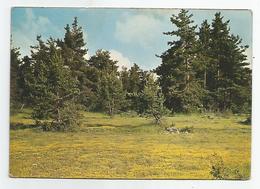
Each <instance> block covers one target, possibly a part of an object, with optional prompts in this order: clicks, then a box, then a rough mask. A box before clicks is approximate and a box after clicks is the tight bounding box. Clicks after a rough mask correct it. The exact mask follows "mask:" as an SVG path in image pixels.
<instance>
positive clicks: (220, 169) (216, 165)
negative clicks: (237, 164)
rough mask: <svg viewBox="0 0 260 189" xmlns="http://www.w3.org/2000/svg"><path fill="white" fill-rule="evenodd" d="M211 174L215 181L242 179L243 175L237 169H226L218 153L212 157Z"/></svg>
mask: <svg viewBox="0 0 260 189" xmlns="http://www.w3.org/2000/svg"><path fill="white" fill-rule="evenodd" d="M210 164H211V165H210V166H211V170H210V174H211V175H212V176H213V178H214V179H217V180H224V179H242V178H243V175H242V174H241V173H240V171H239V170H238V169H237V168H230V167H226V166H225V164H224V161H223V159H222V157H221V156H220V155H218V154H216V153H214V154H212V156H211V157H210Z"/></svg>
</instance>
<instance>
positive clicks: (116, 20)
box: [11, 8, 252, 69]
mask: <svg viewBox="0 0 260 189" xmlns="http://www.w3.org/2000/svg"><path fill="white" fill-rule="evenodd" d="M218 11H220V10H190V13H192V14H193V15H194V16H193V20H194V21H195V24H197V25H200V24H201V23H202V21H203V20H205V19H207V20H208V21H209V22H211V20H212V19H213V18H214V14H215V13H216V12H218ZM178 12H179V10H177V9H108V8H106V9H104V8H103V9H101V8H98V9H97V8H96V9H95V8H91V9H82V8H13V9H12V21H11V33H12V40H13V44H14V46H16V47H20V51H21V54H22V55H29V54H30V45H33V44H35V43H36V36H37V35H41V36H42V37H43V39H47V38H49V37H50V36H51V37H53V38H61V39H62V38H63V37H64V31H65V30H64V27H65V25H66V24H71V23H72V21H73V18H74V17H75V16H77V17H78V21H79V25H80V26H82V28H83V31H84V38H85V41H86V42H87V45H86V46H87V48H88V56H91V55H93V54H95V52H96V50H98V49H106V50H109V51H110V52H111V57H112V58H113V59H115V60H118V61H119V65H124V66H126V67H130V66H131V65H132V64H133V63H137V64H138V65H140V67H141V68H142V69H153V68H155V67H157V66H158V65H159V64H160V59H159V58H157V57H156V56H155V55H156V54H158V55H160V54H161V53H162V52H164V51H165V50H167V48H168V47H167V41H169V40H171V38H170V37H168V36H165V35H163V34H162V33H163V32H165V31H172V30H173V25H172V24H171V23H170V16H171V15H172V14H177V13H178ZM220 12H221V13H222V15H223V16H224V20H228V19H229V20H230V30H231V33H233V34H235V35H239V36H240V37H241V38H242V39H243V44H244V45H249V47H250V48H249V49H248V50H247V52H246V54H247V55H248V60H249V61H250V62H251V61H252V60H251V58H252V15H251V12H250V11H247V10H243V11H242V10H221V11H220Z"/></svg>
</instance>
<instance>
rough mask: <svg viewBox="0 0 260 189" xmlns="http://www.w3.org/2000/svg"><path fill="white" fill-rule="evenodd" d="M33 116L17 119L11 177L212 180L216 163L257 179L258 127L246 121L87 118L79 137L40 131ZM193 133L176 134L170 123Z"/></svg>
mask: <svg viewBox="0 0 260 189" xmlns="http://www.w3.org/2000/svg"><path fill="white" fill-rule="evenodd" d="M30 113H31V112H30V111H29V110H25V111H24V112H23V113H18V114H15V115H12V116H11V118H10V121H11V130H10V165H9V167H10V176H11V177H41V178H112V179H121V178H127V179H212V178H213V176H212V174H211V173H210V172H211V170H212V163H211V161H210V160H211V158H212V155H213V154H217V155H218V156H219V157H221V158H222V160H223V163H224V166H225V167H226V168H228V169H234V170H238V171H239V175H240V176H239V178H238V177H237V176H236V175H229V176H227V178H228V179H249V178H250V157H251V156H250V154H251V126H249V125H245V124H242V123H241V121H243V120H245V118H246V117H245V116H243V115H226V116H223V115H213V114H212V115H211V114H207V115H204V114H190V115H183V114H180V115H174V116H171V117H165V118H164V119H163V123H162V125H161V126H158V125H155V124H154V122H153V119H152V118H146V117H138V116H132V115H126V114H124V115H123V114H122V115H115V116H114V117H113V118H111V117H109V116H107V115H105V114H102V113H90V112H83V119H82V124H81V127H80V128H79V130H77V131H75V132H43V131H41V130H40V129H39V128H34V127H33V126H32V125H33V123H34V122H33V120H32V119H31V118H30ZM172 124H174V125H175V126H176V127H177V128H184V127H193V131H192V132H191V133H179V134H177V133H169V132H167V131H166V130H165V128H164V127H165V125H166V126H169V125H172Z"/></svg>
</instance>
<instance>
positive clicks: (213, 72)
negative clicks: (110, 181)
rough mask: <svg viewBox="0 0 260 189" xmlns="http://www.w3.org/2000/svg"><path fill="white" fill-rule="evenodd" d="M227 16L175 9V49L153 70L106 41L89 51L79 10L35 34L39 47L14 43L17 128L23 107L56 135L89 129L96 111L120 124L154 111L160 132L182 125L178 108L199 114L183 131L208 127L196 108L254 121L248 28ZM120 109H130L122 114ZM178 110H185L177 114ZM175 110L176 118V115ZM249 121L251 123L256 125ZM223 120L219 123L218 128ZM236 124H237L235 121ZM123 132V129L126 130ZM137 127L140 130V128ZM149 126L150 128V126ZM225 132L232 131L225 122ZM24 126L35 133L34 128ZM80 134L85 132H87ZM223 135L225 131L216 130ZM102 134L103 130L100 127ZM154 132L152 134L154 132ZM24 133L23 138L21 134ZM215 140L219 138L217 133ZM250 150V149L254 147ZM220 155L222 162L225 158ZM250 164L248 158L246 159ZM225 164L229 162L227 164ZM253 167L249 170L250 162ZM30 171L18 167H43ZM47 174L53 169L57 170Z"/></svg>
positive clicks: (172, 33) (13, 101)
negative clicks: (120, 59)
mask: <svg viewBox="0 0 260 189" xmlns="http://www.w3.org/2000/svg"><path fill="white" fill-rule="evenodd" d="M223 20H224V18H223V16H222V15H221V13H220V12H217V13H216V14H215V16H214V18H212V20H204V21H203V22H202V23H201V24H200V25H199V26H198V25H195V24H194V21H193V15H192V14H191V13H190V12H189V11H188V10H184V9H182V10H180V12H179V13H178V14H176V15H172V17H171V18H170V22H169V24H171V25H173V26H174V27H173V28H174V30H172V31H165V32H164V33H163V34H162V35H166V36H170V37H171V39H172V40H171V41H169V42H168V49H165V51H164V52H163V53H162V54H157V55H154V57H155V58H158V59H160V60H161V64H160V65H158V67H156V68H155V69H153V70H143V69H141V68H140V66H139V65H138V62H136V63H133V66H132V67H131V68H129V69H128V68H126V67H122V68H119V67H118V65H117V60H113V59H112V58H111V56H110V52H109V51H107V50H104V49H100V50H97V51H96V53H95V54H94V55H92V56H90V57H89V58H86V55H87V53H88V48H87V46H88V44H87V42H86V41H84V35H86V34H85V33H84V32H83V29H82V27H81V26H80V21H79V20H78V18H77V17H75V18H74V20H73V22H72V24H67V25H66V26H65V27H64V29H65V30H64V37H63V38H62V39H59V38H58V39H54V38H52V37H50V38H49V39H47V40H43V39H42V37H41V36H35V37H36V40H37V45H35V46H31V54H28V55H26V56H23V57H21V54H20V51H19V50H20V49H19V47H14V46H12V47H11V52H10V54H11V84H10V86H11V88H10V114H11V128H15V127H19V126H20V125H21V120H20V121H19V119H20V118H19V116H17V115H23V114H26V116H27V118H28V119H29V120H30V121H29V123H28V122H26V124H28V125H31V126H32V128H38V130H37V132H39V131H42V133H43V134H40V135H41V136H42V137H43V136H44V137H47V135H48V136H49V135H55V133H56V132H57V131H59V132H60V135H62V136H63V138H64V139H65V138H66V137H67V135H66V133H67V132H69V133H72V135H73V136H74V134H73V133H75V132H76V133H78V131H81V129H82V125H87V126H88V125H91V123H92V124H94V125H95V123H94V122H95V121H94V122H93V117H95V116H97V120H99V121H101V122H102V120H103V119H105V120H103V121H104V123H103V122H102V123H101V125H102V126H104V125H105V124H106V122H107V123H108V122H109V123H110V122H111V124H118V123H117V122H116V121H119V125H120V124H121V125H124V124H125V122H128V119H129V120H132V119H134V118H136V119H135V120H132V121H133V122H131V123H130V122H129V124H130V125H131V124H132V123H133V124H135V121H136V123H138V124H143V123H146V121H144V120H146V119H151V120H152V124H151V125H153V126H152V127H154V128H152V129H153V130H154V129H155V130H156V131H155V132H159V131H158V128H160V127H164V128H165V129H166V131H168V132H169V133H171V132H175V130H174V129H175V125H176V126H177V127H178V126H179V125H178V119H180V117H178V116H183V119H185V120H186V118H187V119H188V121H186V122H189V119H190V121H191V122H192V120H193V121H194V122H193V123H190V124H188V126H187V125H185V124H184V125H181V126H180V127H181V128H180V129H179V130H178V133H179V131H180V133H182V131H183V133H192V132H193V131H194V132H195V131H196V129H198V130H200V129H201V130H202V133H203V128H200V125H199V122H200V121H198V120H197V118H196V117H194V115H199V116H200V117H203V116H204V115H205V116H206V118H205V119H208V120H209V121H210V122H211V121H212V120H213V119H214V120H215V119H217V120H218V118H215V117H214V116H211V115H221V116H222V115H232V116H233V115H234V116H235V115H237V116H240V115H242V117H243V119H246V122H250V121H251V118H250V116H251V88H252V87H251V82H252V81H251V72H252V70H251V68H250V63H249V62H248V61H247V56H246V54H245V51H246V49H247V48H248V46H247V45H242V39H241V38H240V36H238V35H235V34H232V33H231V32H230V26H229V22H230V21H223ZM86 32H87V31H86ZM158 53H159V52H158ZM27 114H28V115H27ZM91 115H92V116H91ZM99 115H102V116H103V117H102V116H101V117H100V116H99ZM208 115H209V116H208ZM15 116H16V117H15ZM120 116H126V117H124V119H121V118H120ZM174 116H177V118H176V119H177V121H176V122H175V121H174V119H175V118H174ZM12 117H13V119H12ZM168 117H173V118H169V119H168ZM27 118H26V119H27ZM14 119H15V120H17V119H18V121H13V120H14ZM21 119H24V118H21ZM167 119H168V120H167ZM172 119H173V120H172ZM201 119H202V118H201ZM203 119H204V118H203ZM211 119H212V120H211ZM232 119H233V118H232ZM234 119H235V122H236V123H235V124H238V121H241V122H242V121H243V120H241V119H242V118H241V117H238V118H234ZM106 120H107V121H106ZM170 120H171V121H170ZM222 121H223V120H222ZM112 122H113V123H112ZM201 123H204V122H203V121H202V122H201ZM138 124H137V125H138ZM149 124H150V122H149ZM196 124H198V128H196ZM205 124H206V122H205ZM207 124H208V122H207ZM212 124H217V125H218V124H219V126H221V128H222V126H223V127H225V126H226V124H227V125H228V124H231V123H230V122H229V121H227V120H226V122H225V121H224V122H223V124H221V122H220V123H217V122H216V123H215V122H214V123H212ZM23 126H24V124H23ZM95 126H98V125H97V124H96V125H95ZM156 126H158V128H157V127H156ZM184 126H185V127H184ZM190 126H191V127H190ZM107 127H109V125H108V126H107ZM113 127H114V126H113ZM116 127H119V126H116ZM238 127H239V128H242V129H243V127H245V126H244V125H241V124H240V125H239V126H237V128H238ZM246 127H247V128H248V126H246ZM217 128H218V127H216V128H213V130H214V129H217ZM232 128H233V126H232ZM222 129H223V128H222ZM234 129H236V128H235V127H234ZM45 131H46V132H45ZM48 131H49V132H48ZM51 131H52V132H51ZM12 132H13V134H11V140H12V139H13V140H16V138H15V134H14V133H15V132H18V131H16V129H15V130H14V131H12ZM19 132H22V131H19ZM24 132H28V131H26V130H25V131H24ZM108 132H109V133H108V136H110V134H111V132H112V131H108ZM117 132H118V133H117V137H118V136H120V133H121V132H123V131H120V132H119V131H117ZM124 132H125V131H124ZM124 132H123V133H124ZM129 132H130V131H129ZM133 132H134V133H135V132H137V131H136V130H133ZM142 132H147V133H150V131H147V130H146V129H145V131H142ZM211 132H213V131H212V130H210V131H209V135H208V136H211V139H212V140H215V139H214V136H215V135H214V133H211ZM223 132H225V128H224V131H223ZM227 132H231V130H230V128H229V129H227ZM232 132H233V131H232ZM44 133H49V134H44ZM246 133H250V131H249V130H247V131H246ZM20 134H21V133H20ZM24 134H25V135H26V136H27V137H30V135H29V134H28V133H24ZM35 134H36V135H37V136H38V135H39V133H35ZM210 134H212V135H210ZM226 134H227V133H225V135H226ZM45 135H46V136H45ZM65 135H66V136H65ZM76 135H78V136H81V135H83V134H82V133H81V132H80V133H79V134H76ZM216 135H218V134H217V133H216ZM225 135H223V136H225ZM235 135H236V134H235ZM241 135H243V134H241ZM41 136H38V137H41ZM73 136H72V138H73ZM97 136H98V137H100V135H98V133H97ZM113 136H114V135H113ZM123 136H124V135H122V136H121V137H123ZM127 136H128V135H127ZM153 136H154V135H153V134H151V138H153ZM203 136H204V135H203ZM206 136H207V135H206V134H205V137H206ZM12 137H13V138H12ZM16 137H18V136H16ZM89 137H90V136H89ZM128 137H129V136H128ZM178 137H179V136H178ZM180 137H183V136H180ZM247 137H248V136H247ZM247 137H246V140H248V141H249V142H250V140H249V139H250V137H249V138H247ZM90 138H91V137H90ZM112 138H113V137H112ZM126 138H127V137H126ZM166 138H169V136H168V135H167V136H166V137H164V139H162V141H166ZM199 138H200V137H198V139H194V143H196V141H197V140H198V141H200V139H199ZM206 138H207V137H206ZM227 138H228V137H227ZM227 138H225V139H224V140H227ZM242 138H243V137H242ZM18 139H19V140H20V138H19V137H18V138H17V140H18ZM222 139H223V138H222ZM240 139H241V138H240ZM30 140H36V138H30ZM48 140H50V141H51V140H54V138H49V139H47V140H46V141H48ZM75 140H76V139H75ZM88 140H89V141H91V140H92V139H88ZM93 140H94V138H93ZM102 140H104V141H105V140H106V139H105V138H103V139H102ZM118 140H121V139H118ZM131 140H132V139H131ZM155 140H157V139H155ZM172 140H173V139H172ZM183 140H184V139H183ZM230 140H231V139H230ZM66 141H67V140H66ZM185 141H186V140H185ZM198 141H197V142H198ZM13 142H14V141H13ZM117 142H118V141H117ZM153 142H154V141H153ZM153 142H152V143H153ZM190 142H192V140H190V141H189V142H187V141H186V143H187V144H188V143H190ZM200 142H201V141H200ZM227 142H228V141H227ZM36 143H37V142H36ZM213 143H214V144H215V143H217V141H214V142H212V144H213ZM238 143H239V142H238ZM247 144H248V143H247ZM11 145H12V142H11ZM13 145H14V144H13ZM16 145H18V144H16ZM129 145H130V144H129ZM248 145H249V146H247V147H246V148H248V150H249V147H250V144H248ZM227 146H230V145H227ZM21 148H22V147H21ZM137 148H138V147H137ZM211 149H212V148H211ZM213 149H214V148H213ZM239 149H240V148H239ZM213 151H214V150H213ZM238 151H239V150H238ZM249 151H250V150H249ZM11 152H13V153H14V154H15V147H14V146H13V148H11ZM223 153H225V152H223ZM245 153H247V151H246V152H245ZM11 154H12V153H11ZM139 155H140V154H139ZM213 156H214V155H213ZM154 157H156V156H154ZM243 157H245V156H242V157H240V159H241V160H242V159H243ZM246 157H248V156H247V155H246ZM215 159H216V158H215ZM245 159H247V158H245ZM247 160H248V159H247ZM11 162H13V166H11V170H13V172H15V169H16V168H15V165H16V164H15V162H16V160H15V159H13V160H11ZM219 162H220V164H221V162H222V160H219ZM219 162H218V165H219ZM222 163H223V162H222ZM221 165H222V164H221ZM247 165H248V163H246V165H245V166H244V167H247ZM194 169H195V168H194ZM220 169H221V170H222V167H221V168H220ZM223 170H224V169H223ZM223 170H222V171H223ZM225 170H226V169H225ZM234 170H235V169H234ZM245 170H247V171H248V168H245ZM214 171H215V172H214ZM218 171H219V170H218ZM208 172H209V171H208ZM231 172H232V171H231ZM233 172H234V171H233ZM233 172H232V174H233ZM240 172H241V170H240ZM242 172H243V171H242ZM92 173H93V172H92ZM139 173H140V172H139ZM211 173H212V174H211V175H213V176H214V174H215V176H214V178H217V179H222V178H232V179H233V178H234V177H232V176H230V177H228V176H226V177H224V176H223V177H222V176H221V175H220V173H218V172H216V170H214V169H213V170H211ZM30 174H31V175H30ZM30 174H24V175H23V174H22V173H17V174H16V175H17V176H19V175H20V176H22V177H23V176H35V175H36V176H37V175H38V174H36V173H34V174H33V173H30ZM167 174H168V173H162V175H159V176H158V175H156V174H150V175H145V174H144V175H142V174H141V175H137V176H136V175H128V176H126V177H129V178H136V177H138V178H150V177H151V178H157V176H158V178H161V177H163V178H164V176H165V177H166V178H168V177H170V178H171V177H174V178H176V175H174V174H173V175H171V174H170V175H168V176H167ZM232 174H231V175H232ZM234 174H235V173H234ZM241 174H242V173H241ZM241 174H240V177H239V178H248V172H246V173H244V176H241ZM39 175H41V176H46V177H52V176H53V175H51V174H49V173H48V174H47V175H42V174H39ZM61 175H62V173H59V174H57V175H54V177H55V176H58V177H59V176H61ZM83 175H84V174H83ZM122 175H123V176H124V175H125V174H123V173H122V172H121V173H120V174H114V175H113V174H112V175H109V173H107V175H106V176H107V177H109V178H110V177H112V178H113V177H116V178H118V177H119V178H120V177H122ZM177 175H178V174H177ZM216 175H217V176H216ZM81 176H82V174H79V173H74V175H65V176H64V177H81ZM106 176H104V175H102V174H100V175H96V176H95V175H94V173H93V174H90V175H86V177H106ZM177 177H178V176H177ZM186 177H188V178H197V177H196V176H195V175H193V174H190V175H189V176H187V175H186ZM186 177H183V178H186ZM201 177H202V178H209V177H208V175H207V176H205V174H204V173H201V174H199V178H201ZM235 178H237V177H235Z"/></svg>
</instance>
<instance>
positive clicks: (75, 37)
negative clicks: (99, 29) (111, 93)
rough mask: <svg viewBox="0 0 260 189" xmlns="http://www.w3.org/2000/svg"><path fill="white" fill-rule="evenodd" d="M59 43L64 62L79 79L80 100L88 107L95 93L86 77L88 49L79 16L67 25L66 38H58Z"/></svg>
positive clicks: (87, 72) (87, 71)
mask: <svg viewBox="0 0 260 189" xmlns="http://www.w3.org/2000/svg"><path fill="white" fill-rule="evenodd" d="M57 44H58V46H59V47H61V52H62V57H63V59H64V64H65V65H67V66H68V67H69V68H70V69H71V71H72V75H73V76H74V77H75V79H76V80H78V81H79V88H80V91H81V93H80V98H79V102H80V103H81V104H83V105H85V106H86V107H88V106H89V98H90V97H91V96H92V95H93V94H92V92H91V90H90V88H89V84H90V83H91V82H90V81H89V80H88V78H87V77H86V75H87V74H89V72H90V70H89V68H88V67H87V60H86V58H85V55H86V54H87V51H88V49H87V48H86V43H85V41H84V34H83V29H82V27H81V26H79V25H78V19H77V17H75V18H74V20H73V23H72V24H71V26H70V25H69V24H67V25H66V27H65V36H64V39H63V40H57Z"/></svg>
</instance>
